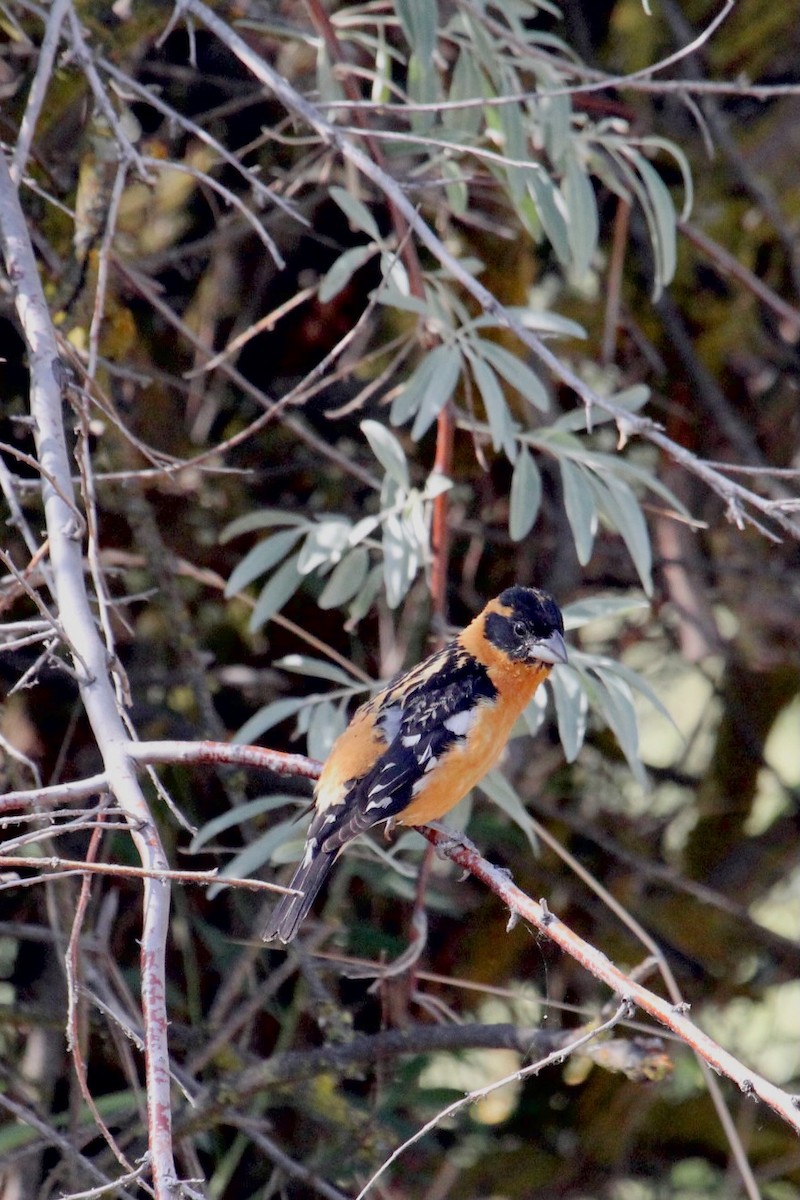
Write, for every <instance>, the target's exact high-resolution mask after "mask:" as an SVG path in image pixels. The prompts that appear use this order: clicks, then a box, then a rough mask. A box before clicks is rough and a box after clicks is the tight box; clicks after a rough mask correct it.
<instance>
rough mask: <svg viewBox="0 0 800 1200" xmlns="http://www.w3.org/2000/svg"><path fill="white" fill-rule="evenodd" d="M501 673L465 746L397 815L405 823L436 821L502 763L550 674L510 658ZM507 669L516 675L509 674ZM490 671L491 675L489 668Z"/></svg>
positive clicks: (428, 778) (446, 760) (446, 758)
mask: <svg viewBox="0 0 800 1200" xmlns="http://www.w3.org/2000/svg"><path fill="white" fill-rule="evenodd" d="M502 671H503V678H502V679H498V678H495V679H494V680H493V682H494V683H495V685H496V686H498V688H499V693H500V694H499V696H498V698H497V700H496V701H495V703H494V704H492V705H486V706H485V707H482V708H481V709H480V710H479V713H478V717H477V720H476V723H475V725H474V726H473V727H472V729H471V730H470V733H469V736H468V738H467V740H466V744H465V745H464V746H457V747H455V748H454V749H452V750H450V751H448V753H447V754H445V755H444V757H443V758H442V761H441V762H440V763H439V764H438V766H436V767H435V768H434V770H433V771H431V772H430V774H429V775H427V776H425V786H424V787H423V788H422V789H421V790H420V791H419V793H418V794H417V795H416V796H415V797H414V798H413V799H412V801H411V803H410V804H409V806H408V808H407V809H406V810H405V811H404V812H403V813H402V814H401V815H400V816H398V817H397V820H398V822H399V823H400V824H401V825H424V824H425V822H426V821H436V820H437V819H438V818H439V817H443V816H444V814H445V813H447V812H449V811H450V809H451V808H454V807H455V805H456V804H458V802H459V801H460V800H463V799H464V797H465V796H466V794H467V792H468V791H469V790H470V789H471V788H473V787H474V786H475V784H476V783H479V782H480V781H481V779H483V777H484V775H485V774H486V772H487V771H489V770H491V768H492V767H493V766H494V765H495V763H496V762H497V761H498V759H499V758H500V755H501V754H502V753H503V750H504V748H505V746H506V743H507V742H508V739H509V737H510V735H511V730H512V729H513V727H514V724H515V722H516V721H517V719H518V717H519V716H520V715H521V714H522V710H523V709H524V708H525V707H526V706H527V704H528V703H529V701H530V700H531V699H532V697H533V693H534V692H535V691H536V689H537V687H538V686H539V684H540V683H542V682H543V681H544V680H545V679H546V678H547V676H548V675H549V674H550V668H549V667H546V666H545V665H544V664H537V666H536V667H530V666H523V665H521V664H516V665H514V666H513V667H509V665H508V663H507V661H505V662H504V663H503V664H502ZM509 672H511V674H512V676H513V678H509ZM489 674H490V675H492V670H491V669H490V671H489Z"/></svg>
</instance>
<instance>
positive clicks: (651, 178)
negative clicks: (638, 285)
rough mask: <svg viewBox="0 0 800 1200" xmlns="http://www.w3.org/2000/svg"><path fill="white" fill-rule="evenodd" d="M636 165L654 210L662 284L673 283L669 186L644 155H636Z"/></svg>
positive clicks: (674, 253) (673, 241) (674, 250)
mask: <svg viewBox="0 0 800 1200" xmlns="http://www.w3.org/2000/svg"><path fill="white" fill-rule="evenodd" d="M636 166H637V168H638V171H639V174H640V176H641V178H642V182H643V183H644V185H645V187H646V188H647V192H648V195H649V197H650V203H651V205H652V210H653V218H654V229H655V234H656V237H655V241H656V245H657V247H658V261H659V267H660V269H659V275H660V279H661V283H662V285H664V286H665V285H666V284H668V283H671V281H672V279H673V277H674V275H675V265H676V262H677V243H676V230H677V219H676V216H675V206H674V205H673V203H672V196H671V195H670V193H669V188H668V187H667V185H666V184H665V183H664V180H663V179H662V178H661V176H660V175H659V173H658V171H656V170H655V168H654V167H652V166H651V165H650V163H649V162H648V161H647V159H646V158H645V157H644V156H643V155H638V154H637V155H636Z"/></svg>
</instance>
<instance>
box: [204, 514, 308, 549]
mask: <svg viewBox="0 0 800 1200" xmlns="http://www.w3.org/2000/svg"><path fill="white" fill-rule="evenodd" d="M275 525H308V520H307V518H306V517H299V516H297V514H296V513H288V512H283V511H282V510H281V509H279V508H262V509H260V510H259V511H258V512H251V513H247V514H246V515H245V516H243V517H237V518H236V520H235V521H231V523H230V525H226V526H225V528H224V529H223V531H222V533H221V534H220V535H219V540H220V541H221V542H229V541H231V539H232V538H235V537H239V535H240V534H242V533H253V532H254V531H255V530H256V529H272V528H273V526H275Z"/></svg>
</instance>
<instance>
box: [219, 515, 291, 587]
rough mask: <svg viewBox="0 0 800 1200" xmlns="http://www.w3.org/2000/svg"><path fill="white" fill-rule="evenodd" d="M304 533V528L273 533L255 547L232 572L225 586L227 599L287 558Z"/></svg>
mask: <svg viewBox="0 0 800 1200" xmlns="http://www.w3.org/2000/svg"><path fill="white" fill-rule="evenodd" d="M304 532H305V530H304V529H303V528H300V529H297V528H295V529H284V530H282V531H281V532H280V533H273V534H272V536H271V537H268V538H265V539H264V541H263V542H259V543H258V545H257V546H253V548H252V549H251V550H248V552H247V554H245V556H244V558H243V559H242V561H241V562H240V563H238V564H237V565H236V566H235V567H234V569H233V571H232V572H231V577H230V579H229V580H228V582H227V584H226V586H225V595H226V596H227V597H230V596H235V595H236V593H237V592H241V591H242V589H243V588H246V587H247V585H248V584H249V583H252V582H253V580H254V579H258V577H259V575H265V574H266V573H267V571H269V570H271V569H272V567H274V566H275V564H276V563H279V562H280V561H281V560H282V559H284V558H285V557H286V555H287V554H288V553H289V551H290V550H291V549H292V547H293V546H294V545H295V544H296V543H297V542H299V540H300V538H301V537H302V536H303V533H304Z"/></svg>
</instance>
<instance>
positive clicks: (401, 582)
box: [383, 514, 419, 608]
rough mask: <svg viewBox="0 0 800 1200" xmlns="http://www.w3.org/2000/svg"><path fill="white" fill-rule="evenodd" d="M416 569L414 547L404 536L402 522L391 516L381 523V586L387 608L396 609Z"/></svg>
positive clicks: (417, 559)
mask: <svg viewBox="0 0 800 1200" xmlns="http://www.w3.org/2000/svg"><path fill="white" fill-rule="evenodd" d="M418 569H419V558H418V555H417V549H416V546H414V545H413V544H412V543H411V542H410V541H409V539H408V537H407V536H406V531H405V528H404V525H403V522H402V521H401V520H400V518H399V517H398V516H396V515H395V514H392V515H390V516H389V517H387V518H386V520H385V521H384V523H383V584H384V588H385V589H386V603H387V604H388V605H389V608H397V606H398V604H399V603H400V601H401V600H402V599H403V597H404V596H405V594H406V592H407V591H408V589H409V587H410V586H411V583H412V582H413V580H414V576H415V575H416V573H417V570H418Z"/></svg>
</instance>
